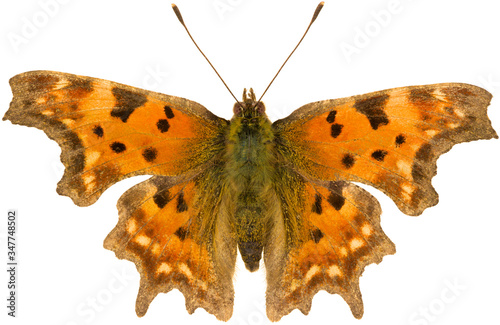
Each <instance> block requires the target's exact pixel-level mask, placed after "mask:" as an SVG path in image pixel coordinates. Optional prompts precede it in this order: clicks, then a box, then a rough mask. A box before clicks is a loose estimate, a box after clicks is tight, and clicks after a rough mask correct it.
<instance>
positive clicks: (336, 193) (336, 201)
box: [327, 182, 347, 211]
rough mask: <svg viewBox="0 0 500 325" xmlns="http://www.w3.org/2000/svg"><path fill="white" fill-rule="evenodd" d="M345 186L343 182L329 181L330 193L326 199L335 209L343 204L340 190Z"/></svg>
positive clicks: (343, 199) (343, 198)
mask: <svg viewBox="0 0 500 325" xmlns="http://www.w3.org/2000/svg"><path fill="white" fill-rule="evenodd" d="M345 186H347V185H346V183H345V182H331V183H330V186H329V190H330V195H329V196H328V198H327V201H328V203H330V205H331V206H332V207H334V208H335V210H337V211H339V210H340V209H342V207H343V206H344V204H345V197H344V196H342V190H343V188H344V187H345Z"/></svg>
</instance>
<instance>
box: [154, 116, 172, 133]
mask: <svg viewBox="0 0 500 325" xmlns="http://www.w3.org/2000/svg"><path fill="white" fill-rule="evenodd" d="M156 127H157V128H158V130H159V131H160V132H161V133H165V132H167V131H168V129H169V128H170V123H168V120H166V119H161V120H158V122H156Z"/></svg>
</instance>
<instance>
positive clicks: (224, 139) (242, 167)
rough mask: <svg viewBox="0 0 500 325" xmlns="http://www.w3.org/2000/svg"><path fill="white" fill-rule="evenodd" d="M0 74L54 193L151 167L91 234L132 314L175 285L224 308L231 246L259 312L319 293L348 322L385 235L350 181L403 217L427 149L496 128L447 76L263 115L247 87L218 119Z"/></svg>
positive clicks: (96, 185) (64, 81)
mask: <svg viewBox="0 0 500 325" xmlns="http://www.w3.org/2000/svg"><path fill="white" fill-rule="evenodd" d="M321 6H322V4H320V6H318V9H317V11H316V12H315V15H314V17H313V21H314V19H315V18H316V16H317V14H318V13H319V10H320V9H321ZM174 10H176V13H177V15H178V18H179V20H180V21H181V22H182V18H181V17H180V13H178V10H177V9H176V7H175V6H174ZM311 23H312V22H311ZM304 35H305V34H304ZM292 53H293V52H292ZM10 84H11V87H12V91H13V94H14V97H13V100H12V102H11V105H10V108H9V110H8V111H7V113H6V114H5V116H4V118H3V119H4V120H10V121H11V122H12V123H14V124H21V125H27V126H32V127H36V128H39V129H41V130H43V131H44V132H45V133H46V134H47V136H48V137H49V138H51V139H53V140H54V141H56V142H57V143H58V144H59V145H60V146H61V149H62V154H61V161H62V163H63V164H64V166H65V172H64V176H63V177H62V179H61V181H60V182H59V183H58V187H57V192H58V193H59V194H60V195H65V196H68V197H70V198H71V199H72V200H73V202H74V203H75V204H76V205H78V206H88V205H91V204H93V203H94V202H96V200H97V199H98V198H99V197H100V195H101V194H102V193H103V192H104V191H105V190H106V189H107V188H109V187H110V186H111V185H113V184H115V183H116V182H118V181H120V180H122V179H125V178H128V177H131V176H135V175H152V177H151V178H149V179H148V180H146V181H144V182H142V183H140V184H138V185H135V186H134V187H132V188H131V189H129V190H128V191H127V192H126V193H124V194H123V196H122V197H121V198H120V199H119V201H118V212H119V221H118V224H117V225H116V227H115V228H114V229H113V230H112V231H111V233H110V234H109V235H108V236H107V238H106V239H105V241H104V247H105V248H107V249H109V250H112V251H114V252H115V253H116V256H117V257H118V258H120V259H127V260H130V261H132V262H134V263H135V264H136V266H137V269H138V271H139V273H140V275H141V280H140V289H139V293H138V296H137V302H136V312H137V315H139V316H143V315H144V314H145V313H146V311H147V309H148V307H149V305H150V303H151V301H152V300H153V299H154V298H155V297H156V296H157V295H158V293H161V292H165V293H166V292H168V291H170V290H172V289H174V288H176V289H179V290H180V291H181V292H182V293H183V294H184V296H185V299H186V308H187V311H188V312H189V313H193V312H194V310H195V309H197V308H198V307H201V308H204V309H205V310H207V311H208V312H209V313H211V314H213V315H215V316H216V317H217V318H218V319H220V320H228V319H230V317H231V315H232V311H233V298H234V290H233V274H234V269H235V261H236V255H237V249H239V252H240V254H241V256H242V259H243V261H244V263H245V266H246V268H247V269H248V270H250V271H255V270H257V269H258V268H259V265H260V260H261V258H263V262H264V264H265V265H266V272H267V292H266V305H267V307H266V308H267V316H268V318H269V319H270V320H272V321H277V320H279V319H281V318H282V317H283V316H284V315H287V314H288V313H290V312H291V311H292V310H293V309H299V310H300V311H302V312H303V313H304V314H307V313H308V312H309V310H310V308H311V303H312V298H313V297H314V295H315V294H316V293H317V292H318V291H319V290H326V291H327V292H329V293H332V294H334V293H336V294H339V295H340V296H342V298H343V299H344V300H345V301H346V302H347V304H348V305H349V306H350V308H351V311H352V314H353V315H354V317H356V318H361V317H362V315H363V303H362V300H361V293H360V290H359V283H358V282H359V278H360V276H361V274H362V272H363V270H364V268H365V267H366V266H367V265H369V264H371V263H380V262H381V261H382V258H383V257H384V256H385V255H388V254H394V253H395V246H394V244H393V243H392V242H391V240H390V239H389V238H388V237H387V236H386V235H385V233H384V232H383V230H382V229H381V227H380V215H381V208H380V205H379V203H378V201H377V200H376V199H375V198H374V197H373V196H372V195H371V194H370V193H368V192H367V191H366V190H364V189H362V188H361V187H359V186H357V185H355V184H354V183H353V182H360V183H364V184H368V185H371V186H373V187H375V188H377V189H379V190H381V191H382V192H384V193H385V194H386V195H387V196H389V197H390V198H391V199H392V200H393V201H394V202H395V204H396V205H397V206H398V207H399V209H400V210H401V211H402V212H404V213H405V214H408V215H412V216H414V215H419V214H421V213H422V212H423V211H424V210H425V209H426V208H428V207H431V206H433V205H435V204H437V202H438V196H437V193H436V192H435V190H434V188H433V187H432V185H431V178H432V177H433V176H434V175H435V174H436V160H437V159H438V157H439V156H440V155H441V154H443V153H445V152H447V151H448V150H450V149H451V147H452V146H453V145H454V144H457V143H461V142H466V141H473V140H479V139H491V138H498V136H497V134H496V133H495V131H494V130H493V128H492V127H491V123H490V121H489V119H488V117H487V114H486V108H487V106H488V105H489V102H490V100H491V95H490V93H488V92H487V91H486V90H484V89H482V88H479V87H476V86H472V85H469V84H462V83H442V84H433V85H426V86H412V87H401V88H394V89H388V90H383V91H378V92H373V93H369V94H364V95H358V96H352V97H347V98H341V99H334V100H323V101H318V102H314V103H310V104H307V105H304V106H302V107H300V108H299V109H297V110H296V111H294V112H293V113H292V114H290V116H288V117H286V118H284V119H280V120H277V121H275V122H274V123H271V122H270V120H269V119H268V118H267V116H266V113H265V106H264V104H263V103H262V102H260V100H257V98H256V97H255V94H254V92H253V90H252V89H250V90H249V91H246V90H245V91H244V93H243V100H242V101H239V102H237V103H236V104H235V105H234V108H233V110H234V116H233V118H232V119H231V120H230V121H228V120H225V119H223V118H220V117H217V116H215V115H214V114H212V113H211V112H210V111H208V110H207V109H206V108H205V107H203V106H201V105H200V104H198V103H196V102H193V101H190V100H187V99H184V98H179V97H175V96H169V95H164V94H160V93H156V92H152V91H146V90H142V89H138V88H134V87H130V86H126V85H123V84H119V83H115V82H111V81H107V80H102V79H96V78H90V77H83V76H77V75H73V74H67V73H61V72H53V71H31V72H26V73H22V74H19V75H17V76H15V77H13V78H12V79H11V80H10Z"/></svg>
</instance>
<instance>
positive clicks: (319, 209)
mask: <svg viewBox="0 0 500 325" xmlns="http://www.w3.org/2000/svg"><path fill="white" fill-rule="evenodd" d="M322 200H323V199H322V198H321V195H319V194H316V196H315V197H314V203H313V205H312V209H311V211H312V212H314V213H317V214H321V213H322V212H323V208H322V207H321V201H322Z"/></svg>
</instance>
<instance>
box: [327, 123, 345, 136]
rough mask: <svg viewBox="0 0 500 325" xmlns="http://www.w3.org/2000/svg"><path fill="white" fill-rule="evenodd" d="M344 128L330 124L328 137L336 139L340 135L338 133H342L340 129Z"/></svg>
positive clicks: (340, 125)
mask: <svg viewBox="0 0 500 325" xmlns="http://www.w3.org/2000/svg"><path fill="white" fill-rule="evenodd" d="M343 127H344V126H343V125H342V124H337V123H335V124H332V126H331V133H330V135H331V136H332V137H333V138H336V137H338V136H339V135H340V133H342V128H343Z"/></svg>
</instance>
